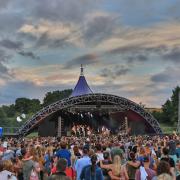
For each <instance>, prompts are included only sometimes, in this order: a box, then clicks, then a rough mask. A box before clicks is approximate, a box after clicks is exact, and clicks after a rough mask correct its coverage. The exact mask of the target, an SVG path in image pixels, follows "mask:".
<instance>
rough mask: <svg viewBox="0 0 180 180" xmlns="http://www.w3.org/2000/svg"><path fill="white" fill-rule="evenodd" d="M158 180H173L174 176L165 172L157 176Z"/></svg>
mask: <svg viewBox="0 0 180 180" xmlns="http://www.w3.org/2000/svg"><path fill="white" fill-rule="evenodd" d="M157 180H172V176H170V175H169V174H167V173H163V174H161V175H159V176H158V177H157Z"/></svg>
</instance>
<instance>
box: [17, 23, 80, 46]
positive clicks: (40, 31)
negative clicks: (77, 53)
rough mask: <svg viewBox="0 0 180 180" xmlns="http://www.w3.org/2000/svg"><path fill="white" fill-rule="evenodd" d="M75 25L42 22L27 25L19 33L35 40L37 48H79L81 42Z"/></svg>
mask: <svg viewBox="0 0 180 180" xmlns="http://www.w3.org/2000/svg"><path fill="white" fill-rule="evenodd" d="M77 29H78V27H76V25H75V24H73V23H68V24H67V23H62V22H51V21H47V20H46V21H45V20H44V21H43V20H41V21H40V22H39V23H38V24H37V25H36V24H34V25H32V24H25V25H23V26H22V27H21V28H20V29H19V31H18V33H19V35H20V36H21V34H22V36H24V37H26V36H27V38H30V39H33V38H34V40H35V47H36V48H39V47H47V48H58V47H64V46H68V45H74V46H77V45H78V44H79V42H80V40H78V38H80V35H79V31H78V30H77Z"/></svg>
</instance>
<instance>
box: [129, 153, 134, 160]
mask: <svg viewBox="0 0 180 180" xmlns="http://www.w3.org/2000/svg"><path fill="white" fill-rule="evenodd" d="M129 158H130V159H131V160H132V161H136V156H135V153H134V152H130V153H129Z"/></svg>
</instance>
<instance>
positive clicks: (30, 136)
mask: <svg viewBox="0 0 180 180" xmlns="http://www.w3.org/2000/svg"><path fill="white" fill-rule="evenodd" d="M26 137H27V138H32V137H38V132H32V133H30V134H28V135H27V136H26Z"/></svg>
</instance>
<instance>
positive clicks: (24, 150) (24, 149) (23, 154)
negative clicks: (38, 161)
mask: <svg viewBox="0 0 180 180" xmlns="http://www.w3.org/2000/svg"><path fill="white" fill-rule="evenodd" d="M26 153H27V151H26V148H23V149H21V154H22V156H25V154H26Z"/></svg>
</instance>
